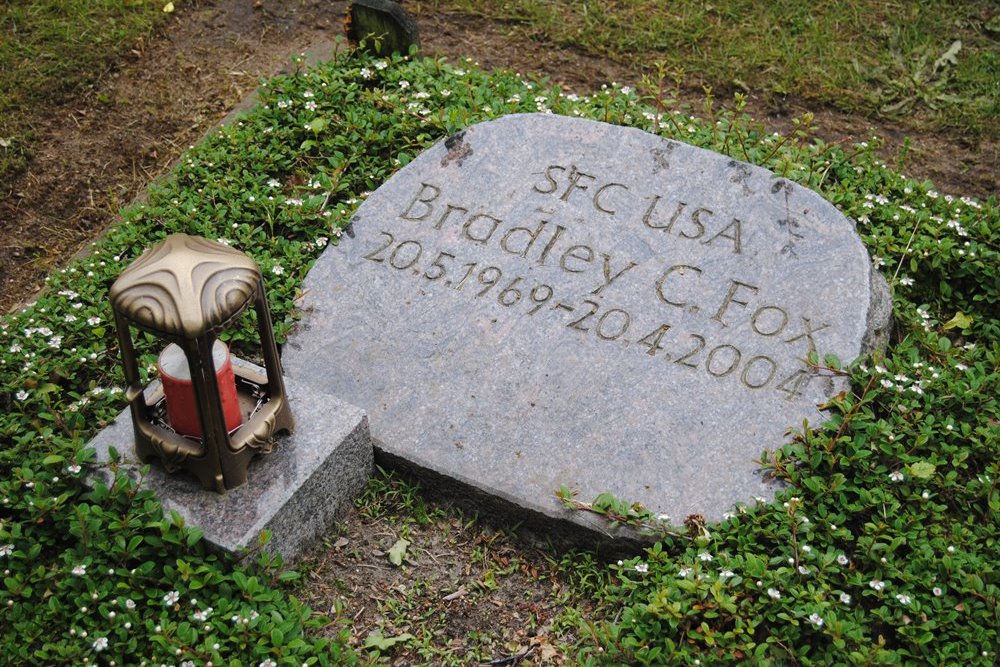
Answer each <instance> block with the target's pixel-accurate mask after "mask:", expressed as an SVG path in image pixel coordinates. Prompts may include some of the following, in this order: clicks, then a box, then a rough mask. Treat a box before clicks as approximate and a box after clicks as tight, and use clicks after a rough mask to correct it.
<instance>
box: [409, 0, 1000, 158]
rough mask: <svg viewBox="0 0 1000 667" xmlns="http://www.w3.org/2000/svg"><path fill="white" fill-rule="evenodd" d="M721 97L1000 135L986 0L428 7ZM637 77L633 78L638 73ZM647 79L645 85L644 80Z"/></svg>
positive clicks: (497, 1) (994, 24) (438, 0)
mask: <svg viewBox="0 0 1000 667" xmlns="http://www.w3.org/2000/svg"><path fill="white" fill-rule="evenodd" d="M426 4H430V5H432V6H433V7H435V8H439V9H443V8H451V9H457V10H461V11H465V12H474V13H478V14H483V15H485V16H489V17H493V18H499V19H504V20H509V21H513V22H515V23H516V25H517V30H518V31H520V32H521V33H523V34H526V35H528V36H531V37H536V38H538V39H540V40H544V41H550V42H552V43H555V44H559V45H562V46H567V47H574V48H580V49H582V50H583V51H585V52H587V53H590V54H593V55H597V56H600V57H604V58H610V59H612V60H614V61H617V62H619V63H623V64H627V65H632V66H634V67H635V69H636V72H637V74H638V75H639V76H642V75H646V76H653V75H655V73H656V70H657V68H658V67H660V68H664V69H666V70H667V71H669V72H671V73H673V74H674V75H676V76H678V77H680V78H682V79H684V80H685V82H686V83H688V84H695V85H697V86H711V87H713V88H714V89H716V91H717V92H718V93H719V94H722V95H725V96H726V97H728V96H729V95H730V94H731V93H732V92H733V91H738V90H742V91H745V92H749V91H753V92H754V93H758V94H765V95H769V96H771V97H772V98H779V99H780V98H782V97H784V96H786V95H791V96H794V97H797V98H800V99H801V100H803V101H805V102H806V103H807V104H813V105H816V104H819V105H829V106H831V107H833V108H836V109H839V110H841V111H846V112H849V113H856V114H861V115H865V116H869V117H872V118H880V119H883V120H884V119H894V120H897V121H900V122H902V123H903V124H904V125H906V126H908V127H912V128H927V127H930V128H941V129H948V130H953V131H957V132H961V133H963V134H964V135H966V136H967V137H968V138H973V139H974V138H976V137H988V138H993V139H996V138H997V137H998V136H1000V123H997V118H998V117H1000V109H998V107H997V103H998V102H997V101H998V98H1000V80H998V78H997V75H996V73H997V72H998V71H1000V50H998V49H997V48H996V39H997V37H998V34H1000V18H998V17H1000V13H998V11H997V7H996V3H994V2H991V1H990V0H973V1H970V2H961V3H952V2H941V1H934V2H915V1H908V2H907V1H903V2H893V3H886V2H882V1H881V0H847V1H842V0H821V1H819V2H800V1H799V0H775V1H773V2H763V3H761V2H751V1H750V0H720V1H718V2H712V3H706V2H702V1H701V0H679V1H676V2H660V1H659V0H623V1H621V2H606V1H604V0H583V1H580V0H545V1H543V0H484V1H482V2H480V1H478V0H477V1H475V2H473V1H472V0H428V2H427V3H426ZM637 78H639V77H638V76H637ZM654 78H655V77H654Z"/></svg>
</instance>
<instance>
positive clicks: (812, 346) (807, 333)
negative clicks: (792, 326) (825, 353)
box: [782, 316, 830, 352]
mask: <svg viewBox="0 0 1000 667" xmlns="http://www.w3.org/2000/svg"><path fill="white" fill-rule="evenodd" d="M801 319H802V324H803V325H804V326H805V328H804V330H803V331H802V333H800V334H799V335H798V336H793V337H791V338H786V339H785V340H784V341H782V342H785V343H794V342H795V341H797V340H802V339H803V338H805V339H806V342H807V343H808V344H809V351H810V352H815V351H816V340H815V339H814V338H813V334H814V333H817V332H819V331H822V330H823V329H827V328H829V326H830V325H829V324H821V325H819V326H818V327H816V328H815V329H814V328H813V326H812V320H810V319H809V318H808V317H805V316H802V318H801Z"/></svg>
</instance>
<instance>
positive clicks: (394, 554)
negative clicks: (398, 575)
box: [389, 537, 410, 566]
mask: <svg viewBox="0 0 1000 667" xmlns="http://www.w3.org/2000/svg"><path fill="white" fill-rule="evenodd" d="M408 546H410V541H409V540H407V539H403V538H402V537H401V538H399V539H398V540H396V543H395V544H393V545H392V547H391V548H390V549H389V562H390V563H392V564H393V565H396V566H400V565H402V564H403V559H404V558H406V547H408Z"/></svg>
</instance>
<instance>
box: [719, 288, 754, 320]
mask: <svg viewBox="0 0 1000 667" xmlns="http://www.w3.org/2000/svg"><path fill="white" fill-rule="evenodd" d="M741 287H743V288H746V289H749V290H753V291H754V292H757V291H758V289H759V288H757V287H756V286H754V285H750V284H749V283H743V282H740V281H739V280H730V281H729V291H728V292H726V296H725V297H724V298H723V299H722V305H720V306H719V310H717V311H715V315H712V319H713V320H715V321H716V322H718V323H719V324H721V325H722V326H724V327H728V326H729V325H728V324H726V323H725V322H723V321H722V317H723V316H724V315H725V314H726V311H727V310H728V309H729V306H731V305H732V304H734V303H735V304H736V305H738V306H743V307H744V308H746V307H747V304H748V303H749V302H748V301H740V300H739V299H737V298H736V293H737V292H738V291H739V290H740V288H741Z"/></svg>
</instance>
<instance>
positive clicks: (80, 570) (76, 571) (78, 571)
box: [70, 565, 87, 577]
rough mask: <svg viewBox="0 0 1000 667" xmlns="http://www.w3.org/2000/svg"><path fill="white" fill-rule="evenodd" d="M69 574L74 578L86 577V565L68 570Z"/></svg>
mask: <svg viewBox="0 0 1000 667" xmlns="http://www.w3.org/2000/svg"><path fill="white" fill-rule="evenodd" d="M70 574H72V575H73V576H74V577H83V576H86V574H87V566H86V565H77V566H76V567H74V568H73V569H72V570H70Z"/></svg>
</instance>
